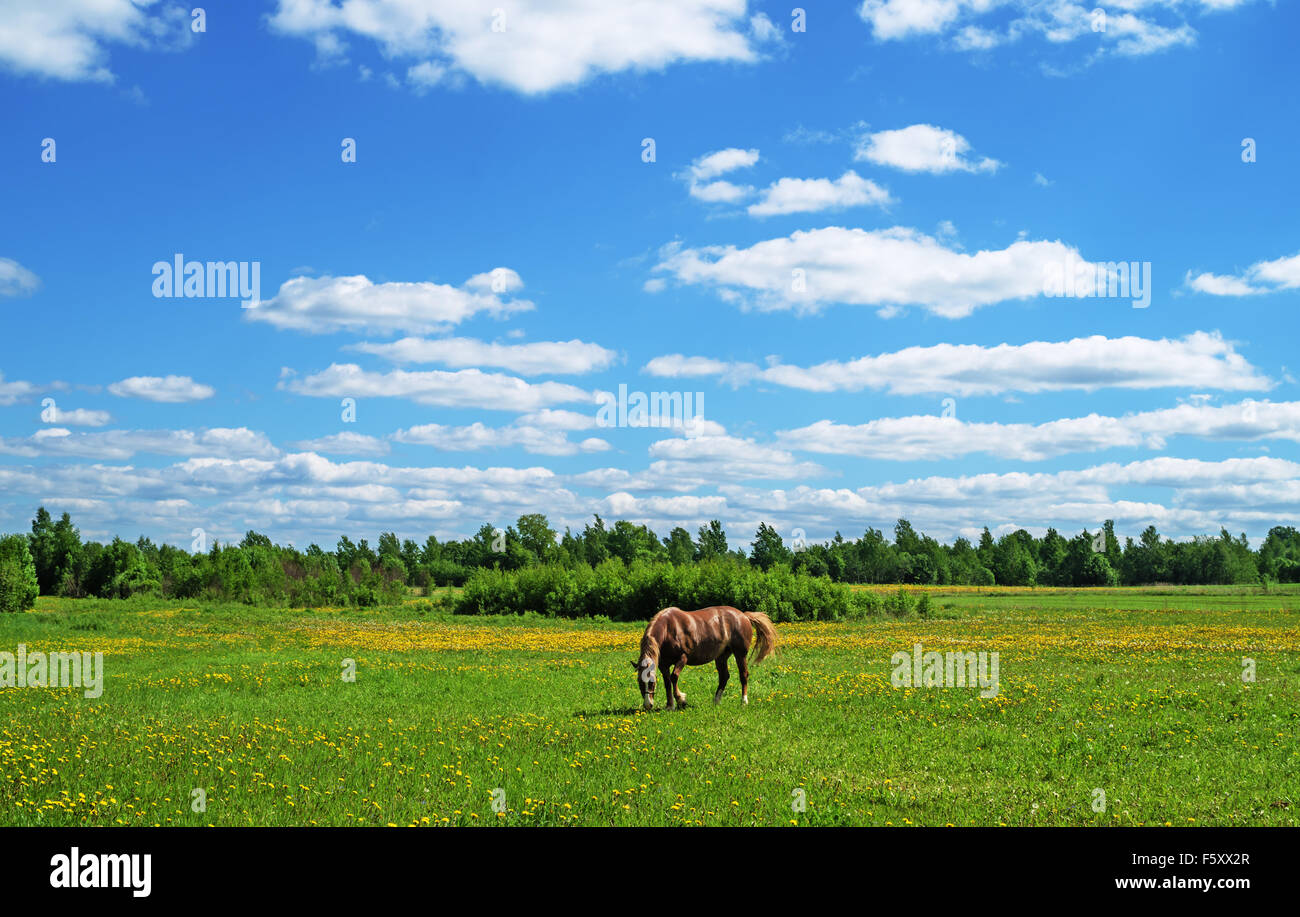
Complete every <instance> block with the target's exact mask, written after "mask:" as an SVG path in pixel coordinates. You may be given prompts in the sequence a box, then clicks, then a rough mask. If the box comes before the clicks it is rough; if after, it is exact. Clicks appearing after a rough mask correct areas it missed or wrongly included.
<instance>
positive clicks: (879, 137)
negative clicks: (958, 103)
mask: <svg viewBox="0 0 1300 917" xmlns="http://www.w3.org/2000/svg"><path fill="white" fill-rule="evenodd" d="M970 153H971V145H970V141H968V140H967V139H966V138H965V137H963V136H962V135H961V134H958V133H956V132H954V131H950V130H947V129H945V128H942V127H935V126H934V125H933V124H913V125H912V126H911V127H904V128H901V129H899V130H890V131H877V132H875V133H872V134H867V135H865V136H864V137H862V139H861V140H859V141H858V146H857V149H856V150H855V151H854V154H853V158H854V159H859V160H866V161H867V162H872V163H875V164H876V165H880V166H889V167H891V168H894V169H902V170H903V171H904V172H931V173H934V174H941V173H944V172H996V171H997V170H998V167H999V166H1001V165H1002V163H1000V162H998V161H997V160H996V159H989V158H988V157H984V158H982V159H976V158H974V157H972V156H971V155H970Z"/></svg>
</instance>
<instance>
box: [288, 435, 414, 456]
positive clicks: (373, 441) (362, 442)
mask: <svg viewBox="0 0 1300 917" xmlns="http://www.w3.org/2000/svg"><path fill="white" fill-rule="evenodd" d="M293 448H295V449H299V450H301V451H303V452H324V453H326V454H327V455H387V454H388V452H389V450H390V448H391V447H390V446H389V445H388V443H387V442H385V441H384V440H382V439H379V438H378V437H375V436H367V435H365V434H364V433H331V434H329V435H328V436H321V437H317V438H316V439H305V440H301V441H299V442H296V443H294V444H293Z"/></svg>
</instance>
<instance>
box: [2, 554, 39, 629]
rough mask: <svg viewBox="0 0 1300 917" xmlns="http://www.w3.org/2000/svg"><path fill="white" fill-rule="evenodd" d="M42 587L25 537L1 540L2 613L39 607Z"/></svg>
mask: <svg viewBox="0 0 1300 917" xmlns="http://www.w3.org/2000/svg"><path fill="white" fill-rule="evenodd" d="M39 593H40V584H39V582H38V581H37V579H36V562H35V561H34V560H32V552H31V550H30V549H29V548H28V547H27V536H26V535H6V536H4V537H3V538H0V612H6V611H27V610H28V609H29V608H34V607H36V596H37V595H38V594H39Z"/></svg>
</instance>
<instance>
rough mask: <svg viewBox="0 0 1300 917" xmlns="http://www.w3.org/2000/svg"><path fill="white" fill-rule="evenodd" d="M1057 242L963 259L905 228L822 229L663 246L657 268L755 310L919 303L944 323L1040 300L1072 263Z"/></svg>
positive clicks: (1021, 244)
mask: <svg viewBox="0 0 1300 917" xmlns="http://www.w3.org/2000/svg"><path fill="white" fill-rule="evenodd" d="M1081 260H1082V259H1080V258H1079V255H1078V253H1077V252H1076V251H1075V249H1073V248H1071V247H1070V246H1068V245H1065V244H1064V243H1062V242H1047V241H1037V242H1034V241H1027V240H1024V239H1021V240H1019V241H1016V242H1013V243H1012V244H1011V245H1009V246H1007V247H1006V248H1004V249H996V250H985V251H979V252H975V253H974V254H967V253H966V252H962V251H957V250H955V249H953V248H950V247H948V246H946V245H944V244H943V243H942V242H941V241H939V240H938V239H936V238H934V237H932V236H928V235H926V234H924V233H922V232H920V231H919V230H916V229H909V228H907V227H902V226H898V227H894V228H892V229H878V230H870V231H868V230H863V229H846V228H843V227H838V226H829V227H826V228H824V229H813V230H807V231H798V232H795V233H793V234H791V235H790V236H789V237H788V238H777V239H769V240H766V241H763V242H758V243H756V244H754V245H752V246H750V247H749V248H736V247H735V246H734V245H727V246H708V247H703V248H684V247H681V246H680V245H677V244H672V245H669V246H665V248H664V249H663V250H662V251H661V261H660V263H659V264H658V265H656V266H655V268H654V270H655V271H657V272H662V273H666V274H667V275H669V276H671V277H672V278H674V279H675V280H676V281H677V282H679V283H683V284H698V285H702V286H709V287H714V288H716V289H717V290H718V291H719V295H720V296H722V297H723V298H724V299H727V300H729V301H735V302H739V303H741V304H743V305H750V306H753V307H756V308H758V309H761V310H765V311H768V310H779V309H795V310H799V311H809V312H811V311H816V310H818V309H820V308H821V307H823V306H825V305H827V304H831V303H845V304H851V305H863V306H874V307H877V308H879V309H882V310H883V311H884V314H886V315H891V314H893V313H894V311H895V310H896V309H897V308H899V307H903V306H918V307H920V308H923V309H926V310H928V311H930V312H932V313H934V314H936V315H942V316H944V317H946V318H960V317H963V316H966V315H969V314H970V313H971V312H973V311H974V310H975V309H977V308H979V307H981V306H988V305H992V304H994V303H1000V302H1005V301H1008V300H1016V299H1029V298H1031V297H1037V296H1040V295H1042V294H1043V291H1044V278H1045V277H1047V276H1048V274H1049V272H1050V271H1051V270H1053V269H1055V270H1056V271H1057V273H1059V272H1060V271H1059V268H1060V266H1061V265H1063V264H1069V263H1072V262H1078V261H1081Z"/></svg>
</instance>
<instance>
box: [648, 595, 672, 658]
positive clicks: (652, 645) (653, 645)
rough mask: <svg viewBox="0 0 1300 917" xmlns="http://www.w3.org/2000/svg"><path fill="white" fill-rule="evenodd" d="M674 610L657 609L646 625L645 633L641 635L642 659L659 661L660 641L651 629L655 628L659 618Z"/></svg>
mask: <svg viewBox="0 0 1300 917" xmlns="http://www.w3.org/2000/svg"><path fill="white" fill-rule="evenodd" d="M672 610H673V609H671V608H664V609H662V610H661V611H656V612H655V616H654V617H653V618H651V619H650V623H648V624H647V625H646V626H645V633H644V634H642V635H641V658H642V659H646V658H649V659H650V661H651V662H658V661H659V641H658V640H657V639H656V638H655V637H654V636H652V634H651V631H653V630H654V627H655V624H656V623H657V622H658V620H659V619H660V618H661V617H663V616H664V615H666V614H668V612H670V611H672Z"/></svg>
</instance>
